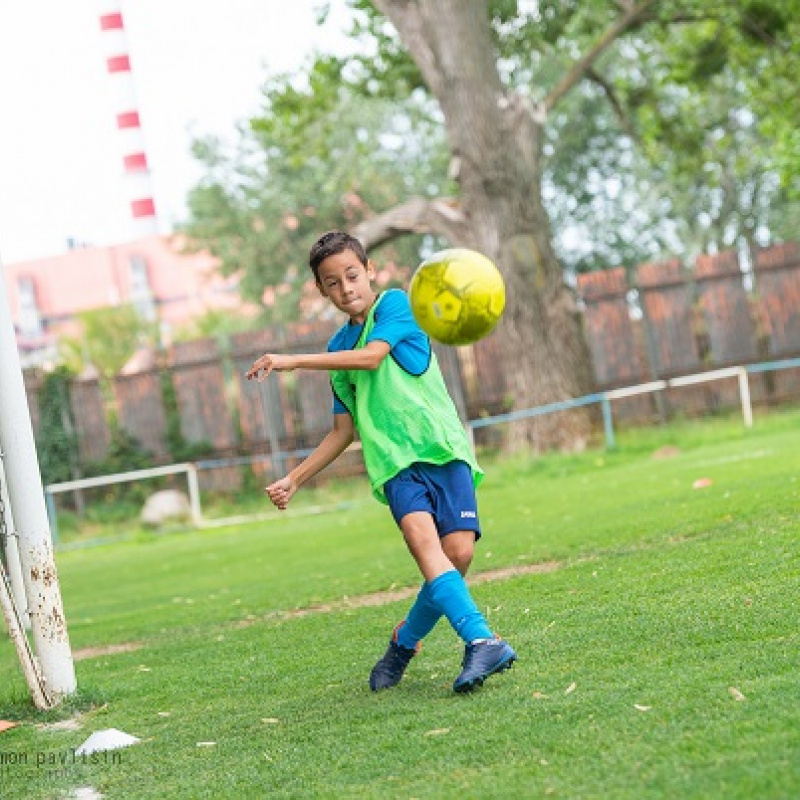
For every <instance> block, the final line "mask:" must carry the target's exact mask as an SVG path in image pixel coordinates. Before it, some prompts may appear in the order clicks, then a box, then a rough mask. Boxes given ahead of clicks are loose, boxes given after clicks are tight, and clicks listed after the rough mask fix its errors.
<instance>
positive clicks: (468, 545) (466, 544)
mask: <svg viewBox="0 0 800 800" xmlns="http://www.w3.org/2000/svg"><path fill="white" fill-rule="evenodd" d="M418 513H419V514H420V515H421V519H420V522H422V524H423V526H424V525H425V520H424V518H425V517H427V518H428V520H429V521H430V524H431V527H432V528H433V532H434V534H435V535H436V540H437V541H439V550H440V551H441V552H439V553H437V552H435V550H436V548H423V549H425V550H426V551H428V550H431V551H433V554H434V556H436V559H435V561H436V564H438V568H445V569H446V570H447V571H452V570H453V567H454V566H455V567H456V569H457V570H458V572H459V573H461V575H464V574H465V573H466V571H467V569H468V568H469V565H470V563H471V561H472V553H473V549H474V545H475V533H474V532H473V531H456V532H454V533H451V534H448V535H447V536H445V537H444V538H443V539H441V540H439V537H438V533H436V529H435V526H434V525H433V518H432V517H431V516H430V514H427V513H425V512H418ZM407 516H408V515H407ZM400 527H401V530H402V529H403V526H402V524H401V526H400ZM421 535H423V536H427V535H428V534H427V533H424V534H421ZM404 536H405V534H404ZM442 553H443V554H444V556H445V558H444V560H441V559H440V558H439V556H440V555H441V554H442ZM415 558H416V556H415ZM428 560H429V559H428ZM418 563H419V562H418ZM426 563H427V561H426ZM420 569H422V568H421V567H420ZM422 571H423V575H424V574H425V571H424V570H422ZM441 617H442V609H441V607H440V606H439V604H437V603H435V602H434V601H433V599H432V598H431V594H430V584H429V583H428V581H425V583H423V584H422V586H421V588H420V590H419V593H418V594H417V597H416V599H415V601H414V604H413V605H412V606H411V609H410V610H409V612H408V614H407V615H406V618H405V619H404V620H403V621H402V622H401V623H400V624H399V625H398V626H397V627H396V628H395V629H394V633H393V634H392V639H391V641H390V642H389V646H388V648H387V650H386V653H384V655H383V657H382V658H381V659H380V660H379V661H378V663H377V664H375V666H374V667H373V669H372V673H371V674H370V679H369V685H370V688H371V689H372V690H373V691H378V690H379V689H390V688H392V687H393V686H396V685H397V684H398V683H399V682H400V680H401V678H402V677H403V673H404V672H405V670H406V667H407V666H408V664H409V662H410V661H411V659H412V658H413V657H414V655H415V654H416V653H417V652H418V651H419V648H420V642H421V641H422V639H424V638H425V637H426V636H427V635H428V634H429V633H430V632H431V631H432V630H433V629H434V627H435V626H436V623H437V622H438V621H439V620H440V619H441Z"/></svg>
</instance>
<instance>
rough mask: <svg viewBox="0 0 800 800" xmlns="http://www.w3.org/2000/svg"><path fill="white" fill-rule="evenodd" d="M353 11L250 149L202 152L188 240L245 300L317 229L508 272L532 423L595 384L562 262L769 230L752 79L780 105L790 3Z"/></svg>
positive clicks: (518, 360) (537, 431) (770, 190)
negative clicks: (345, 231)
mask: <svg viewBox="0 0 800 800" xmlns="http://www.w3.org/2000/svg"><path fill="white" fill-rule="evenodd" d="M346 2H347V4H348V6H349V7H350V8H351V9H352V11H353V14H354V24H353V28H352V31H351V33H352V36H353V37H354V38H355V39H356V40H357V50H356V52H355V54H352V55H350V56H348V57H347V58H341V59H337V58H334V57H332V56H320V57H317V59H316V60H315V61H314V63H313V65H312V68H311V70H310V72H309V74H308V79H307V81H305V82H303V81H299V80H298V76H284V77H283V78H281V79H278V80H276V81H271V82H270V83H269V84H268V85H267V87H266V90H265V101H266V102H265V112H264V114H263V116H262V117H261V118H259V119H258V120H254V121H253V123H252V125H251V128H250V129H249V130H247V131H245V133H246V134H247V138H245V139H243V141H244V143H245V145H247V146H249V147H250V149H249V150H247V147H246V148H245V149H246V150H247V152H246V153H241V154H240V155H239V156H238V157H235V158H232V159H226V158H220V151H219V148H218V147H215V146H214V147H211V148H210V149H207V150H206V152H205V153H204V154H202V155H203V156H204V159H205V160H206V163H207V164H208V166H209V177H208V179H207V180H206V181H205V183H204V185H202V186H201V187H198V190H197V192H196V194H194V196H193V197H194V200H195V201H196V203H195V205H194V206H193V210H194V216H195V220H194V222H193V224H192V226H190V231H189V232H190V235H193V236H194V237H195V238H196V239H198V240H199V241H200V243H201V244H204V245H205V246H208V247H209V248H210V249H211V250H212V252H214V253H215V254H217V255H219V256H220V258H221V259H222V262H223V269H225V270H228V271H229V272H230V271H234V270H236V269H237V268H238V269H243V270H244V274H245V291H246V292H247V293H248V294H249V296H251V297H253V296H255V295H256V294H257V293H258V292H261V291H262V290H263V287H264V286H265V285H270V284H275V283H279V282H281V281H283V282H284V283H287V282H290V281H291V279H292V276H296V275H298V274H301V273H302V264H303V262H304V261H305V250H306V248H307V244H308V240H309V238H310V237H311V236H313V235H315V234H316V233H318V231H319V224H320V221H322V220H324V221H325V223H324V224H325V227H334V226H337V225H340V224H341V225H344V226H345V227H348V228H350V229H354V230H355V232H356V233H357V234H358V235H360V237H361V238H362V239H363V240H364V242H365V243H366V244H367V245H368V246H369V247H370V248H377V247H382V248H384V247H387V246H390V247H397V248H400V247H403V243H404V242H407V239H405V238H404V237H407V236H408V235H409V234H411V235H413V236H415V237H416V244H415V249H416V247H418V246H419V244H420V243H421V242H424V244H425V247H427V248H428V249H430V248H431V247H434V246H439V245H442V244H445V243H449V244H454V245H464V246H468V247H474V248H475V249H478V250H481V251H483V252H485V253H486V254H487V255H489V256H490V257H491V258H493V259H494V260H495V261H496V262H497V263H498V266H499V267H500V268H501V270H502V271H503V273H504V276H505V278H506V283H507V287H508V305H507V311H506V314H505V316H504V319H503V321H502V323H501V326H500V331H499V333H498V336H500V337H502V342H503V347H504V349H505V351H506V352H507V355H508V364H510V365H512V366H511V367H510V368H509V379H510V381H511V382H512V386H511V390H512V393H513V396H514V401H515V404H516V406H517V407H529V406H533V405H538V404H542V403H547V402H552V401H559V400H564V399H566V398H569V397H574V396H578V395H581V394H584V393H587V392H588V391H591V389H592V388H593V379H592V375H591V367H590V360H589V355H588V350H587V347H586V343H585V341H584V338H583V335H582V330H581V323H580V317H579V314H578V312H577V310H576V304H575V298H574V295H573V292H572V291H571V290H570V288H569V286H568V285H567V284H566V283H565V280H564V268H565V267H568V268H570V269H572V270H574V269H590V268H597V267H598V266H616V265H617V263H624V264H626V265H632V264H635V263H637V259H641V258H642V257H643V256H644V257H659V256H660V255H670V253H669V252H663V250H664V247H665V244H666V243H667V242H669V241H670V237H672V244H673V245H674V244H675V233H676V231H679V232H680V233H681V236H682V237H684V239H685V240H686V241H688V242H689V245H688V247H689V248H692V247H698V248H699V247H701V246H703V245H704V244H716V245H717V246H726V245H727V244H729V243H730V242H731V241H735V240H736V238H737V237H738V236H739V235H740V233H741V235H743V236H745V237H749V238H750V239H752V238H753V236H754V235H755V233H756V232H757V231H762V232H763V230H764V226H765V224H766V223H765V220H768V221H769V222H770V224H771V222H772V221H774V219H775V214H774V210H773V206H774V203H773V200H774V198H775V197H776V189H775V186H774V185H773V184H774V177H775V175H776V174H777V173H776V169H777V168H778V165H777V162H775V163H773V162H772V161H771V157H770V151H769V147H768V146H767V142H766V140H765V139H764V136H765V134H766V133H768V131H769V125H772V128H773V129H778V128H779V127H780V124H782V123H784V127H785V122H786V120H787V119H788V117H787V115H783V114H780V113H776V112H775V111H774V110H773V111H769V103H768V102H767V101H765V100H763V99H762V98H760V96H759V97H756V96H755V87H756V85H757V84H756V83H755V82H754V79H753V78H752V74H753V73H757V72H758V71H759V70H760V69H762V68H765V67H766V68H769V69H770V70H771V71H772V74H774V75H775V76H776V82H777V88H776V90H775V94H776V95H778V96H786V86H787V85H788V84H787V83H786V81H785V80H783V83H781V80H780V79H781V78H785V76H787V75H790V74H792V72H791V68H790V67H791V66H793V65H794V64H795V63H796V58H792V52H791V47H790V49H789V51H787V49H786V48H787V32H791V31H792V30H793V26H794V23H791V24H790V23H789V22H787V20H791V19H792V18H791V14H790V13H787V12H785V11H784V9H783V5H782V3H781V2H780V1H779V0H702V1H701V0H592V1H591V2H590V1H589V0H580V1H579V0H532V1H531V2H525V3H524V4H523V3H522V2H516V0H346ZM798 2H800V0H790V3H791V6H792V7H793V8H794V6H795V5H796V3H798ZM323 6H324V4H323ZM324 14H325V11H324V8H323V12H322V16H323V17H324ZM720 41H724V43H725V47H724V48H723V49H722V52H721V53H720V48H719V46H718V43H719V42H720ZM789 44H790V45H791V42H790V41H789ZM781 87H783V88H781ZM762 88H763V87H762ZM733 89H735V92H734V93H733V94H731V91H732V90H733ZM762 94H763V92H762ZM748 101H749V103H748ZM792 102H796V101H795V100H794V98H792ZM756 108H758V109H759V113H756V111H755V110H754V109H756ZM709 118H713V123H709ZM439 131H441V132H443V134H444V136H445V137H446V146H445V147H443V146H442V140H441V136H440V135H439ZM398 140H400V141H401V142H402V145H403V146H402V147H399V148H398V147H396V146H395V147H392V146H387V142H391V141H395V142H396V141H398ZM431 142H432V143H433V145H432V146H430V144H431ZM698 143H702V146H701V147H698V146H697V145H698ZM786 162H787V159H786V158H784V161H783V166H784V179H785V173H786V170H785V164H786ZM613 187H615V188H613ZM612 194H615V196H612ZM352 197H355V198H356V199H357V201H358V204H357V206H353V205H348V201H347V200H346V198H352ZM307 210H310V211H311V212H312V213H311V215H309V216H306V211H307ZM706 218H708V222H706ZM277 220H284V222H285V223H286V222H291V226H289V227H291V230H290V229H289V227H287V225H286V224H276V222H277ZM359 220H361V221H360V222H359ZM356 223H358V224H356ZM554 223H555V224H556V225H558V226H559V227H560V229H561V231H563V230H565V229H568V230H569V231H570V232H571V233H572V238H573V239H575V238H576V235H577V236H578V237H579V241H578V245H579V246H578V247H569V246H566V244H565V237H563V236H562V237H560V239H559V238H558V237H557V236H556V235H555V233H556V232H555V230H554ZM354 226H355V227H354ZM295 234H296V235H295ZM420 237H426V238H424V239H421V238H420ZM685 247H686V245H684V248H685ZM678 250H679V247H678ZM406 252H409V251H406ZM678 254H680V250H679V252H678ZM382 255H385V251H384V252H383V253H382ZM409 258H410V260H411V261H412V263H413V260H414V259H413V255H410V256H409ZM615 260H616V263H615ZM287 265H289V270H288V271H287ZM292 302H294V300H293V301H292ZM590 428H591V420H590V417H589V413H588V412H587V411H573V412H570V414H569V415H568V416H564V417H562V418H561V419H558V420H555V419H553V418H539V420H537V421H536V422H535V423H533V422H532V423H530V424H529V425H528V426H527V429H526V430H525V432H524V436H523V437H521V438H520V439H519V440H520V441H523V442H526V443H529V444H531V445H532V446H534V447H536V448H540V447H550V446H561V447H580V446H582V445H583V443H584V442H585V441H586V439H587V437H588V435H589V431H590Z"/></svg>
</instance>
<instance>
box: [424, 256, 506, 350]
mask: <svg viewBox="0 0 800 800" xmlns="http://www.w3.org/2000/svg"><path fill="white" fill-rule="evenodd" d="M408 296H409V300H410V302H411V309H412V311H413V312H414V317H415V318H416V320H417V322H418V323H419V326H420V327H421V328H422V330H424V331H425V333H427V334H428V336H430V337H431V338H432V339H436V341H437V342H442V344H449V345H463V344H471V343H472V342H476V341H478V339H482V338H483V337H484V336H486V334H488V333H490V332H491V331H492V330H494V327H495V325H497V323H498V321H499V320H500V316H501V315H502V313H503V309H504V308H505V305H506V287H505V284H504V283H503V276H502V275H501V274H500V271H499V270H498V269H497V267H496V266H495V265H494V264H493V263H492V262H491V261H490V260H489V259H488V258H486V256H484V255H481V254H480V253H476V252H475V251H474V250H467V249H466V248H453V249H450V250H442V251H440V252H438V253H434V255H432V256H431V257H430V258H427V259H426V260H425V261H423V262H422V264H420V265H419V267H418V268H417V271H416V272H415V273H414V276H413V277H412V278H411V284H410V286H409V287H408Z"/></svg>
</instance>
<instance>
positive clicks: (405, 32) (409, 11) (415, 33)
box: [373, 0, 441, 95]
mask: <svg viewBox="0 0 800 800" xmlns="http://www.w3.org/2000/svg"><path fill="white" fill-rule="evenodd" d="M373 5H374V6H375V8H377V9H378V11H380V12H381V13H382V14H383V15H384V16H385V17H386V18H387V19H388V20H389V21H390V22H391V23H392V25H394V27H395V28H396V29H397V32H398V33H399V34H400V39H401V40H402V42H403V45H404V46H405V47H406V48H407V49H408V52H409V53H410V54H411V58H412V59H413V60H414V62H415V63H416V64H417V66H418V67H419V70H420V72H421V73H422V77H423V79H424V81H425V83H427V84H428V87H429V88H430V90H431V91H432V92H433V93H434V95H438V90H439V89H440V86H439V84H440V83H441V75H440V72H439V68H438V65H437V63H436V55H435V54H434V52H433V50H432V49H431V45H430V41H429V39H428V37H427V35H426V32H425V20H424V19H423V16H422V14H421V13H420V10H419V8H418V7H417V4H416V3H412V2H409V0H373Z"/></svg>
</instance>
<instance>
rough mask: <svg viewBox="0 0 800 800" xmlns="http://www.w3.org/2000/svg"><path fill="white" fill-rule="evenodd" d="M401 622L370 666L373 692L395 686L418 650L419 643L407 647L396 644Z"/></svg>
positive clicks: (370, 681)
mask: <svg viewBox="0 0 800 800" xmlns="http://www.w3.org/2000/svg"><path fill="white" fill-rule="evenodd" d="M403 624H404V623H403V622H401V623H400V625H398V626H397V628H395V629H394V634H393V635H392V638H391V641H390V642H389V646H388V647H387V648H386V652H385V653H384V654H383V657H382V658H381V659H380V660H379V661H378V663H377V664H376V665H375V666H374V667H373V668H372V672H371V673H370V676H369V688H370V689H372V691H373V692H378V691H380V690H381V689H391V688H392V686H397V684H398V683H400V679H401V678H402V677H403V673H404V672H405V671H406V667H407V666H408V664H409V662H410V661H411V659H412V658H414V656H415V655H416V654H417V651H418V650H419V645H417V647H416V648H409V647H403V646H402V645H400V644H397V631H398V629H399V628H400V626H401V625H403Z"/></svg>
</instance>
